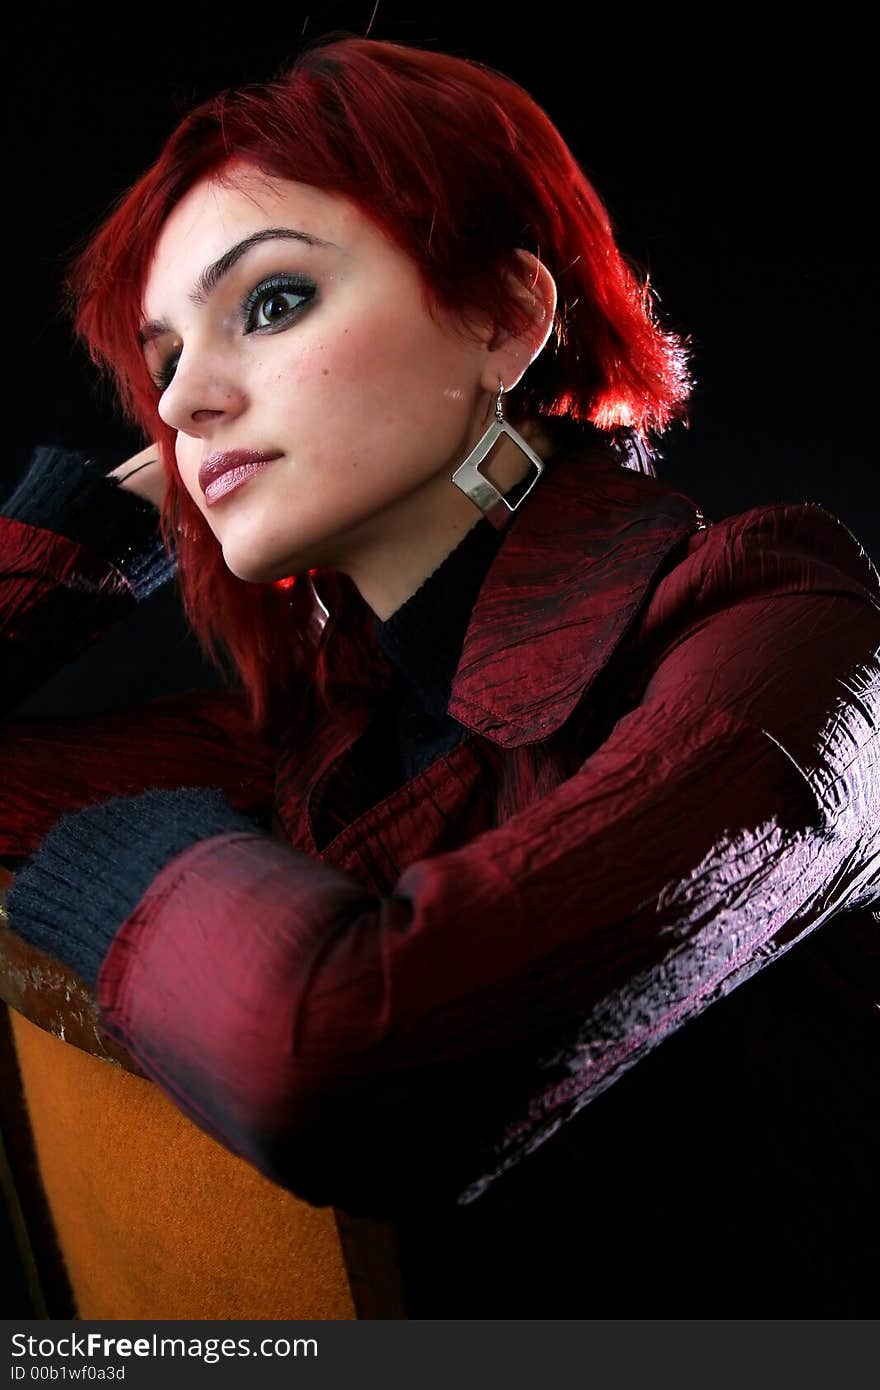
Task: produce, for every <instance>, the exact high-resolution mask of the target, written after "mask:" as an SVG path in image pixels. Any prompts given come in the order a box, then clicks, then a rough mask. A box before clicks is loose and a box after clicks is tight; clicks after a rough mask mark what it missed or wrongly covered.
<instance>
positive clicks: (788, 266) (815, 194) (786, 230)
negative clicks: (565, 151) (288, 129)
mask: <svg viewBox="0 0 880 1390" xmlns="http://www.w3.org/2000/svg"><path fill="white" fill-rule="evenodd" d="M699 13H700V12H699V11H695V12H692V13H691V14H689V15H688V17H687V18H680V17H676V16H675V15H674V14H673V15H669V14H664V15H663V16H662V17H658V18H655V19H649V20H645V19H644V18H643V17H636V16H635V15H631V14H630V13H629V12H627V11H624V10H623V9H620V10H619V12H617V13H615V14H613V15H611V16H607V15H606V16H604V17H603V16H602V15H600V14H599V13H598V12H595V13H587V12H586V9H584V10H583V11H582V10H581V9H580V7H570V6H568V5H563V4H557V3H545V4H541V5H540V6H535V7H532V8H531V9H529V8H523V9H519V10H517V11H516V12H514V11H513V10H510V9H505V8H504V7H500V8H499V7H498V6H479V5H460V6H455V5H451V6H450V5H443V6H427V7H423V8H417V9H413V8H410V7H404V6H399V5H391V4H379V5H374V4H373V3H367V4H363V5H350V4H336V5H323V6H318V7H316V6H312V5H308V4H299V5H296V4H294V5H289V6H287V7H285V9H284V10H283V11H279V10H273V9H271V8H263V7H261V6H254V7H241V6H237V5H235V6H234V5H229V4H213V5H211V6H210V7H208V6H204V7H202V6H197V5H187V4H174V5H167V4H165V5H161V6H158V7H153V8H151V9H132V8H130V7H129V8H125V7H122V6H117V9H116V11H115V12H114V11H112V10H111V9H109V8H103V7H102V8H101V9H100V10H98V9H97V7H95V8H93V9H91V10H89V9H88V8H86V9H83V8H82V7H79V6H78V7H73V6H70V7H68V6H65V7H63V8H62V7H60V6H59V7H52V6H48V5H45V4H41V3H37V4H30V5H28V6H27V7H26V9H24V10H20V11H18V13H17V14H16V15H15V17H14V18H13V20H12V25H13V31H14V36H13V43H12V49H11V51H12V54H13V61H12V64H11V67H10V71H9V73H8V84H9V90H10V92H11V97H12V122H11V130H12V151H13V155H14V158H13V161H12V163H11V164H10V165H9V166H7V168H8V172H10V173H11V179H10V192H11V194H12V197H11V200H10V203H9V204H8V207H9V212H8V215H7V223H8V225H9V229H10V231H11V234H12V245H11V251H10V259H9V265H10V267H11V269H12V271H13V273H12V275H11V276H10V279H9V284H10V299H11V305H10V309H9V315H8V317H7V322H6V342H7V352H8V358H7V360H9V361H10V362H11V363H12V388H13V389H12V391H11V393H10V395H9V397H8V399H9V401H10V405H11V415H12V431H11V437H10V438H8V440H7V451H6V454H5V457H4V460H3V471H2V476H0V497H4V496H7V495H8V494H9V492H10V491H11V490H12V487H13V485H14V482H15V480H16V479H17V477H18V476H19V475H20V474H21V473H22V472H23V471H24V468H25V466H26V464H27V461H28V458H29V457H30V452H31V450H32V449H33V447H34V446H35V445H37V444H42V443H58V444H62V445H66V446H68V447H73V448H85V449H88V450H91V451H94V452H96V453H98V454H99V456H100V457H102V458H103V459H105V460H106V462H107V466H108V467H109V466H112V464H113V463H114V462H115V461H119V462H121V461H122V460H123V459H124V458H126V457H127V456H128V455H129V454H130V453H132V452H134V451H135V450H136V449H138V448H140V447H141V445H142V443H143V442H145V441H142V440H141V439H140V438H139V437H138V436H137V435H136V434H135V433H134V432H133V431H131V429H130V428H128V427H126V426H125V425H124V423H123V422H122V420H121V417H120V415H119V414H118V411H117V409H116V406H115V403H114V402H113V400H112V399H111V398H110V396H109V395H108V393H107V390H106V388H104V387H101V388H99V387H98V385H97V382H96V379H95V373H94V370H93V368H92V367H91V365H90V364H89V362H88V360H87V358H86V356H85V353H84V352H83V351H82V349H80V348H79V347H78V346H77V345H75V344H74V343H73V341H72V337H71V332H70V328H69V325H68V324H67V323H66V321H65V320H64V318H63V317H62V315H61V314H60V313H59V304H60V294H59V286H60V280H61V274H62V270H63V266H64V263H65V261H66V259H67V258H68V257H69V255H70V253H71V251H72V249H73V248H74V247H75V246H76V245H77V244H78V243H79V242H80V240H81V239H82V238H84V237H86V236H87V235H88V234H89V232H90V231H91V230H92V229H93V228H94V227H95V226H96V225H97V224H98V222H99V221H100V220H101V218H102V216H103V214H104V212H105V210H106V209H107V207H108V205H109V203H110V201H111V199H112V198H113V197H114V196H115V195H116V194H117V193H118V192H119V191H120V190H122V189H123V188H124V187H126V186H128V185H129V184H130V183H131V182H132V181H134V180H135V179H136V178H137V177H138V176H139V174H140V173H141V172H142V171H143V170H144V168H145V167H146V166H147V165H148V164H149V163H150V162H151V161H152V160H153V159H154V158H155V156H156V154H157V153H158V150H159V148H160V146H161V143H162V141H163V139H164V138H165V137H166V135H167V134H168V133H169V132H170V130H171V129H172V128H173V126H174V125H175V124H176V122H177V121H178V120H179V118H180V116H181V115H182V114H183V113H184V112H185V111H186V110H188V109H189V108H190V106H191V105H193V104H194V103H196V102H198V101H200V100H202V99H204V98H205V97H207V96H209V95H210V94H212V93H213V92H215V91H216V90H218V89H219V88H220V87H224V86H227V85H234V84H236V83H238V82H242V81H255V80H260V79H263V78H266V77H270V76H273V75H275V74H277V73H278V71H279V70H280V69H281V68H282V67H283V65H284V64H285V61H286V60H292V58H293V57H294V56H295V54H296V52H297V48H298V45H299V43H300V41H301V36H303V35H305V37H306V38H313V37H315V36H317V35H320V34H326V33H328V32H330V31H336V30H340V29H343V30H348V31H350V32H353V33H358V34H366V33H369V34H370V35H371V36H372V37H374V38H380V39H393V40H398V41H405V42H411V43H417V44H419V45H422V46H430V47H434V48H438V49H441V50H446V51H449V52H454V53H458V54H460V55H462V56H464V57H471V58H476V59H479V60H481V61H484V62H488V63H491V64H492V65H494V66H496V67H498V68H500V69H501V70H502V71H504V72H506V73H508V74H509V75H510V76H511V77H513V78H515V79H516V80H517V81H519V82H520V83H521V84H522V85H523V86H525V87H526V88H527V89H528V90H529V91H530V92H531V93H532V94H533V95H534V96H535V98H536V99H537V100H538V101H539V102H540V103H541V105H542V106H543V107H544V108H545V109H546V110H547V112H548V113H549V114H550V116H551V117H552V119H553V120H554V121H555V122H556V124H557V125H558V127H559V128H560V130H561V131H562V133H563V135H564V137H565V138H566V139H567V141H568V143H569V145H570V146H571V148H572V149H573V151H574V153H575V155H576V157H577V158H578V160H579V161H580V163H581V164H582V166H583V167H584V169H585V170H586V172H587V174H588V176H589V177H590V178H591V179H592V181H593V183H594V184H595V186H596V188H597V190H598V191H599V193H600V195H601V196H602V198H603V199H604V201H605V203H606V205H607V207H608V209H609V212H610V214H611V217H612V221H613V224H614V226H615V229H616V235H617V240H618V244H619V245H620V246H621V248H622V249H623V250H624V251H625V252H626V253H627V254H628V255H629V256H630V257H632V258H633V259H634V260H635V261H636V262H637V263H638V264H639V265H640V266H642V267H643V268H644V270H645V271H647V272H649V273H650V276H651V284H652V286H653V288H654V289H655V291H656V293H657V295H658V297H659V302H658V310H659V313H660V314H661V316H662V319H663V321H664V322H665V323H666V324H667V325H668V326H670V327H674V328H675V329H676V330H678V331H680V332H682V333H685V334H690V335H691V337H692V341H693V358H692V370H693V372H694V375H695V377H696V387H695V391H694V394H693V397H692V401H691V410H690V423H689V425H688V426H685V425H683V424H678V425H676V426H674V427H673V428H672V430H671V431H670V432H669V433H668V434H667V435H666V436H665V437H664V440H663V442H662V444H661V445H660V448H661V455H662V456H661V458H660V459H659V460H658V464H657V467H658V472H659V473H660V474H661V476H663V477H665V478H667V479H669V481H670V482H672V483H673V484H674V485H676V486H678V487H679V488H681V489H682V490H683V491H685V492H687V493H688V494H689V495H690V496H691V497H693V498H694V499H695V500H696V501H697V502H698V503H699V505H700V506H701V507H702V509H703V511H704V512H705V513H706V515H707V516H708V517H709V518H711V519H715V520H717V519H718V518H720V517H722V516H726V515H729V514H731V513H733V512H737V511H742V510H744V509H746V508H748V507H751V506H756V505H759V504H761V503H765V502H777V501H794V502H800V501H813V502H819V503H821V504H822V505H823V506H825V507H827V508H828V509H829V510H831V511H832V512H834V513H835V514H836V515H837V516H838V517H839V518H840V519H841V520H842V521H843V522H844V523H845V524H846V525H847V526H849V527H850V529H851V530H853V531H854V532H855V534H856V535H857V536H858V538H859V540H860V541H861V542H862V544H863V545H864V547H865V548H866V550H867V551H868V553H869V554H870V555H871V556H872V558H874V560H875V561H876V560H877V559H878V557H880V507H878V505H877V498H878V485H877V474H876V447H875V431H874V390H873V387H874V372H873V362H874V360H875V354H874V353H873V347H874V343H873V318H874V315H875V314H876V303H877V298H876V284H877V282H876V273H875V269H874V267H875V261H876V254H875V238H874V228H873V223H872V221H871V218H870V215H869V211H868V208H869V206H870V205H871V204H872V202H873V198H872V195H871V192H870V187H871V176H870V169H871V166H872V164H873V157H872V156H873V151H872V148H871V144H870V141H869V128H870V127H869V121H870V119H871V117H870V114H869V112H868V96H867V93H868V91H869V90H870V86H869V84H868V82H867V80H866V74H864V75H863V74H862V73H861V72H860V65H861V63H862V62H863V59H862V56H861V55H862V52H865V53H867V44H866V42H865V41H863V40H860V39H859V34H858V29H857V26H856V25H855V24H854V22H850V20H848V19H847V16H846V13H845V11H842V10H838V11H836V12H835V13H836V15H837V17H838V18H837V24H836V26H829V25H827V24H826V26H825V28H824V29H822V30H819V29H815V30H814V29H811V27H810V25H809V24H808V23H807V22H806V21H805V19H804V17H803V15H800V16H799V17H798V20H797V27H796V28H791V27H789V28H788V29H785V28H779V29H773V30H770V29H768V17H767V13H766V12H764V11H756V12H754V13H751V14H750V13H749V12H747V11H743V10H742V9H737V10H736V11H730V12H728V13H727V14H725V13H723V12H722V11H717V12H713V18H712V22H711V26H710V23H709V20H708V18H700V17H699ZM694 15H696V16H697V17H693V16H694ZM172 588H173V586H166V589H167V590H169V591H170V590H171V589H172ZM214 681H215V677H214V675H213V672H211V671H209V670H208V669H207V668H206V667H205V666H204V664H203V663H202V661H201V659H200V658H199V656H198V654H197V652H196V651H195V647H194V643H193V641H192V639H190V638H189V637H188V634H187V632H186V629H185V627H184V625H183V623H182V618H181V616H180V614H179V612H178V608H177V600H176V596H175V595H174V594H173V593H172V592H165V591H160V592H159V593H158V594H156V595H154V596H153V597H152V598H151V599H150V600H148V601H147V602H146V603H145V604H143V605H141V609H140V610H139V612H138V613H137V614H136V615H135V616H134V617H133V618H132V619H131V620H130V621H129V622H128V623H126V624H124V625H123V627H122V630H120V631H115V632H111V633H109V634H108V636H107V637H106V638H104V639H103V640H102V642H101V643H99V644H98V646H97V648H93V649H92V650H91V651H90V652H89V653H88V654H86V656H85V657H84V658H82V659H80V661H79V662H78V663H77V664H76V666H75V667H73V668H68V669H67V671H66V672H65V673H64V675H63V678H62V679H61V680H60V682H59V681H55V682H53V683H51V684H50V686H49V687H47V688H45V689H44V690H43V691H42V692H40V693H38V694H37V696H36V697H35V698H34V699H31V700H30V701H28V702H26V703H25V705H24V706H23V707H22V708H21V711H20V712H22V713H34V714H38V715H39V714H43V713H45V714H51V713H53V712H54V711H55V710H56V709H57V708H59V706H63V708H64V709H66V710H67V711H68V712H71V711H72V710H76V709H79V708H86V709H90V710H95V709H97V708H105V707H113V706H117V705H120V704H122V705H125V704H127V703H129V702H132V703H137V701H138V700H139V699H143V698H149V697H151V696H153V695H154V694H158V693H162V692H164V691H165V690H170V689H174V688H177V687H184V688H185V687H187V686H190V685H192V684H206V685H212V684H214Z"/></svg>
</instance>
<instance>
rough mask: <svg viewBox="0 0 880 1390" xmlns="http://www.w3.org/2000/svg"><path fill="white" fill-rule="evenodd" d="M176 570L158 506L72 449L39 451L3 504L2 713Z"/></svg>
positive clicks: (0, 602) (0, 596) (0, 569)
mask: <svg viewBox="0 0 880 1390" xmlns="http://www.w3.org/2000/svg"><path fill="white" fill-rule="evenodd" d="M175 569H176V562H175V560H174V557H173V556H171V555H169V554H168V553H167V552H166V549H165V545H164V541H163V539H162V536H161V533H160V531H159V515H158V512H157V511H156V509H155V507H153V506H152V505H151V504H150V503H149V502H147V501H145V500H144V499H143V498H140V497H137V496H135V495H134V494H133V493H130V492H127V491H126V490H125V489H122V488H120V487H119V485H118V483H117V482H116V481H115V480H114V479H109V478H106V477H105V476H104V474H103V472H102V470H101V469H100V468H99V466H98V465H97V464H96V463H94V462H92V461H91V460H90V459H88V458H87V457H86V456H85V455H84V454H82V453H80V452H78V451H74V450H68V449H61V448H56V447H41V448H38V449H36V450H35V451H34V453H33V455H32V458H31V460H30V463H29V466H28V468H27V470H26V472H25V474H24V476H23V478H22V479H21V481H20V482H19V483H18V485H17V486H16V488H15V489H14V491H13V492H12V494H11V495H10V496H9V497H8V498H7V499H6V501H5V502H4V503H3V504H2V505H0V641H2V650H3V683H2V691H0V716H2V715H4V714H8V713H9V712H10V711H12V710H14V708H15V706H16V705H18V704H19V703H20V702H21V701H22V700H24V699H25V698H26V697H27V696H28V695H30V694H32V693H33V692H34V691H35V690H37V689H39V687H40V686H41V685H43V684H45V682H46V681H47V680H48V679H49V678H50V677H51V676H52V675H53V674H54V673H55V672H56V671H58V670H60V669H61V668H62V667H63V666H65V665H66V664H67V663H68V662H69V661H72V660H73V658H74V657H75V656H77V655H78V654H79V653H80V652H81V651H83V650H84V649H85V648H86V647H88V646H89V645H90V644H91V643H93V642H95V641H96V640H97V639H98V638H99V637H100V636H101V635H102V633H103V632H104V631H105V630H106V629H107V628H108V627H109V626H110V625H111V624H112V623H114V622H116V621H118V620H119V619H121V618H123V617H125V616H126V615H127V614H128V613H130V612H131V611H132V610H133V609H134V607H135V606H136V604H137V603H138V602H140V601H141V600H142V599H144V598H146V597H147V596H148V595H149V594H150V593H152V592H153V590H154V589H155V588H157V587H158V586H159V585H160V584H163V583H165V582H167V581H168V580H170V579H171V578H172V577H173V575H174V573H175Z"/></svg>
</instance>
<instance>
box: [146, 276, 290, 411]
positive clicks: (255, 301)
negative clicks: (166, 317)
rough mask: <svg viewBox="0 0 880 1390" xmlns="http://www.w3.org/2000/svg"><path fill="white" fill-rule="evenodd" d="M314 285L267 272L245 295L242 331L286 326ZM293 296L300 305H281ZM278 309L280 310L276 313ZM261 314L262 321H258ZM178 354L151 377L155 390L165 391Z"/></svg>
mask: <svg viewBox="0 0 880 1390" xmlns="http://www.w3.org/2000/svg"><path fill="white" fill-rule="evenodd" d="M316 293H317V286H316V284H315V282H314V281H313V280H309V279H308V278H307V277H306V276H303V275H283V274H282V275H270V276H268V277H267V278H266V279H264V280H261V281H260V282H259V284H258V285H255V286H254V288H253V289H252V290H251V291H250V292H249V293H248V294H247V295H245V297H244V299H243V300H242V303H241V306H240V309H239V313H240V316H241V321H242V325H243V329H244V332H245V333H273V332H280V331H281V330H283V329H284V328H287V327H288V325H289V324H290V323H292V322H293V321H294V320H295V319H296V318H298V316H299V313H300V311H301V309H302V308H303V306H304V304H306V303H308V302H309V301H310V300H311V299H313V298H314V296H315V294H316ZM290 297H293V298H295V299H299V300H301V301H302V303H300V304H296V305H293V306H291V305H289V304H285V302H284V301H285V300H286V299H289V298H290ZM279 310H280V312H279ZM261 313H262V314H263V316H264V319H265V320H266V321H264V322H260V317H261ZM179 358H180V353H179V352H177V353H173V354H172V355H171V356H170V357H168V358H166V360H165V361H164V362H163V363H162V365H161V367H160V368H159V370H158V371H157V372H156V373H155V375H154V376H153V384H154V386H155V387H156V389H157V391H159V392H162V391H166V390H167V389H168V387H169V386H170V385H171V382H172V380H173V378H174V372H175V369H176V367H177V363H178V360H179Z"/></svg>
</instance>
